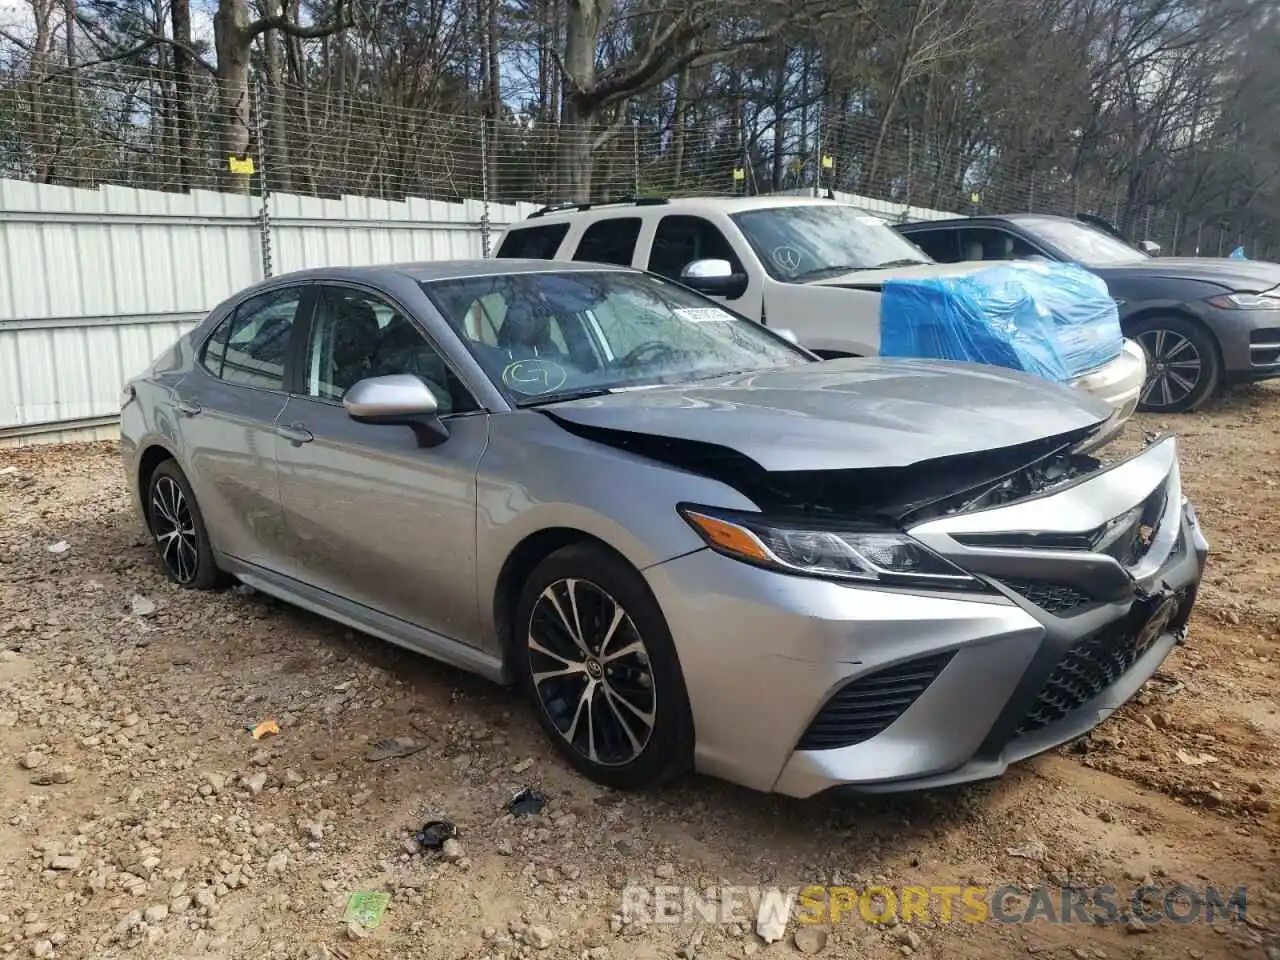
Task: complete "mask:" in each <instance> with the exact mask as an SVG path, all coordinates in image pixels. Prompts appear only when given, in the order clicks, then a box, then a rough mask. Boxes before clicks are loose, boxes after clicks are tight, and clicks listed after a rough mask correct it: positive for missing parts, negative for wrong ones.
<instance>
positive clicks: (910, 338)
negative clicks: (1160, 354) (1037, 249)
mask: <svg viewBox="0 0 1280 960" xmlns="http://www.w3.org/2000/svg"><path fill="white" fill-rule="evenodd" d="M1123 344H1124V335H1123V334H1122V333H1121V332H1120V317H1119V314H1118V312H1117V310H1116V303H1115V301H1114V300H1113V299H1112V298H1111V294H1110V293H1108V291H1107V284H1106V282H1105V281H1104V280H1103V279H1102V278H1101V277H1099V276H1097V275H1096V274H1093V273H1090V272H1089V271H1088V270H1085V269H1084V268H1083V267H1080V266H1077V265H1076V264H1073V263H1049V262H1039V261H1023V260H1013V261H1008V262H1003V263H1000V264H999V265H993V266H991V267H988V268H985V269H982V270H979V271H977V272H976V273H968V274H962V275H955V276H935V277H924V278H920V279H903V280H889V281H886V282H885V284H884V289H883V293H882V296H881V301H880V354H881V356H885V357H929V358H934V359H939V360H966V361H969V362H971V363H988V364H994V365H995V366H1000V367H1010V368H1012V369H1014V370H1022V371H1024V372H1026V373H1033V374H1039V375H1040V376H1042V377H1047V378H1049V379H1051V380H1057V381H1059V382H1064V381H1068V380H1072V379H1074V378H1075V377H1078V376H1080V374H1082V373H1085V372H1087V371H1089V370H1092V369H1094V368H1095V367H1099V366H1101V365H1102V364H1104V363H1107V362H1109V361H1110V360H1113V359H1115V357H1117V356H1119V354H1120V350H1121V349H1122V347H1123Z"/></svg>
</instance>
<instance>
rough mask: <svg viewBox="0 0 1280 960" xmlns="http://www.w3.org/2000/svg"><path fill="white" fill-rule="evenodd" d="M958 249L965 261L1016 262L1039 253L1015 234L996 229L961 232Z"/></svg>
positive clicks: (976, 229)
mask: <svg viewBox="0 0 1280 960" xmlns="http://www.w3.org/2000/svg"><path fill="white" fill-rule="evenodd" d="M960 247H961V251H962V252H963V254H964V259H966V260H1018V259H1021V258H1023V257H1034V256H1037V255H1039V253H1040V251H1039V250H1037V249H1036V248H1035V247H1033V246H1031V244H1029V243H1027V241H1025V240H1023V239H1022V238H1021V237H1019V236H1018V235H1017V234H1013V233H1010V232H1009V231H1008V230H1000V229H998V228H996V227H983V228H981V229H978V228H972V229H968V230H961V231H960Z"/></svg>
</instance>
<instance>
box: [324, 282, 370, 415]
mask: <svg viewBox="0 0 1280 960" xmlns="http://www.w3.org/2000/svg"><path fill="white" fill-rule="evenodd" d="M326 306H327V307H328V308H329V310H331V311H332V323H333V325H334V334H333V350H332V353H331V357H332V361H331V362H332V366H333V373H332V376H331V377H330V378H329V382H330V383H331V384H332V385H333V386H334V387H335V388H336V389H337V391H338V392H339V393H340V394H341V393H346V392H347V391H348V390H349V389H351V387H353V386H354V385H355V384H356V383H358V382H359V381H361V380H363V379H364V378H365V377H368V376H371V375H372V373H373V370H374V358H375V357H376V355H377V353H378V347H379V344H380V341H381V339H382V330H381V328H380V327H379V326H378V317H377V315H376V314H375V313H374V312H373V308H372V307H371V306H369V305H368V304H367V303H361V302H360V301H358V300H349V299H345V298H344V299H341V300H330V301H329V302H328V303H327V304H326Z"/></svg>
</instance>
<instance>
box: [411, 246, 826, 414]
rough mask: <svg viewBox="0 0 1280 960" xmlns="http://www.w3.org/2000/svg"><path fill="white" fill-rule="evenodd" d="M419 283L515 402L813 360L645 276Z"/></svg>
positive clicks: (524, 276) (575, 274) (551, 275)
mask: <svg viewBox="0 0 1280 960" xmlns="http://www.w3.org/2000/svg"><path fill="white" fill-rule="evenodd" d="M422 287H423V290H425V291H426V294H427V296H428V297H430V298H431V300H432V302H433V303H434V304H435V305H436V308H437V309H438V310H439V311H440V312H441V313H442V314H443V315H444V317H445V319H446V320H448V322H449V323H450V324H451V325H452V327H453V329H454V330H455V331H456V332H457V333H458V335H459V336H460V337H461V338H462V341H463V342H464V343H465V344H466V345H467V348H468V349H469V350H470V351H471V352H472V354H473V355H474V356H475V358H476V360H477V361H478V362H479V363H480V366H481V367H483V368H484V370H485V372H486V373H487V374H488V375H489V377H490V379H492V380H493V382H494V383H495V384H497V385H498V386H499V388H500V389H501V390H503V392H504V393H505V394H506V395H507V396H508V398H509V399H511V401H512V402H513V403H515V404H516V405H517V406H529V405H532V404H537V403H548V402H553V401H556V400H563V399H571V398H573V397H578V396H589V395H592V394H600V393H605V392H609V391H612V390H618V389H626V388H629V387H643V386H652V385H656V384H661V383H684V382H688V381H690V380H702V379H707V378H711V377H718V376H725V375H727V374H731V373H740V372H748V371H753V370H763V369H766V368H769V367H778V366H786V365H789V364H795V363H807V362H810V360H811V358H810V357H809V356H808V354H806V353H804V352H803V351H801V350H799V349H798V348H796V347H794V346H792V345H791V344H790V343H788V342H787V341H785V340H783V339H782V338H780V337H777V336H774V335H773V334H771V333H769V332H767V331H766V330H765V329H764V328H762V327H760V326H758V325H757V324H755V323H753V322H751V321H749V320H744V319H742V318H741V317H738V316H736V315H735V314H732V313H730V312H729V311H727V310H725V309H724V308H723V307H721V306H719V305H718V304H716V303H715V302H714V301H711V300H708V299H705V298H704V297H701V296H699V295H698V294H696V293H693V292H691V291H688V290H685V289H684V288H683V287H679V286H676V285H675V284H671V283H667V282H665V281H662V280H659V279H657V278H655V277H651V276H648V275H645V274H639V273H627V272H623V271H599V272H596V271H572V272H568V271H566V272H561V273H555V272H547V273H514V274H501V275H494V276H485V277H466V278H462V279H457V280H437V281H433V282H428V283H424V284H422Z"/></svg>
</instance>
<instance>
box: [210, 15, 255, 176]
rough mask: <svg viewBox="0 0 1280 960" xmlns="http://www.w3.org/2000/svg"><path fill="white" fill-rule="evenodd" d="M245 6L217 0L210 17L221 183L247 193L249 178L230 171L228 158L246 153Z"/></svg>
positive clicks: (247, 51) (247, 52)
mask: <svg viewBox="0 0 1280 960" xmlns="http://www.w3.org/2000/svg"><path fill="white" fill-rule="evenodd" d="M248 27H249V9H248V5H247V3H246V0H218V12H217V13H216V14H214V17H213V38H214V47H215V48H216V50H217V52H218V73H217V81H218V117H219V121H220V122H221V124H222V156H221V157H219V158H218V160H219V163H220V165H221V167H222V170H223V183H224V184H225V187H226V189H227V190H228V191H231V192H234V193H245V194H247V193H248V192H249V183H250V179H249V177H248V175H246V174H243V173H234V172H232V171H231V170H230V161H231V159H232V158H236V159H244V158H246V157H247V156H248V154H249V132H250V131H249V56H250V44H251V42H252V41H251V39H250V37H249V31H248Z"/></svg>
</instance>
